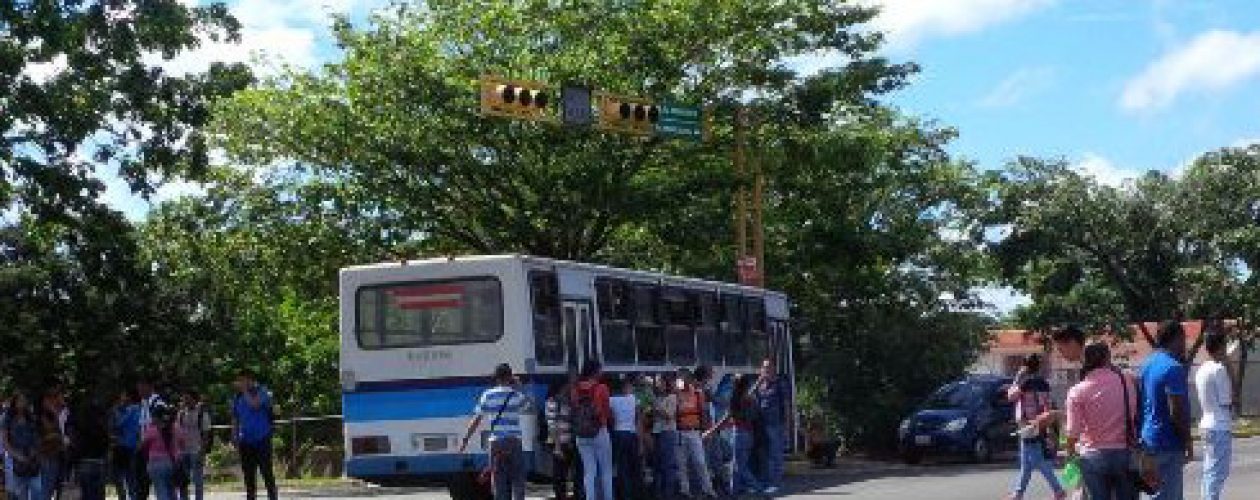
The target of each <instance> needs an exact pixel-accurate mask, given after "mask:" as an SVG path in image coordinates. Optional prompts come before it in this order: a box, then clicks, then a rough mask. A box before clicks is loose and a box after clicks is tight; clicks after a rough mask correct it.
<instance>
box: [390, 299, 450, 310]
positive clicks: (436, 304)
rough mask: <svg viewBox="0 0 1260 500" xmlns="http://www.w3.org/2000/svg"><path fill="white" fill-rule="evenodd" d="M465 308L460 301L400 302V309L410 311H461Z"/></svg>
mask: <svg viewBox="0 0 1260 500" xmlns="http://www.w3.org/2000/svg"><path fill="white" fill-rule="evenodd" d="M463 306H464V302H463V301H460V300H427V301H406V302H404V301H399V302H398V308H399V309H405V310H408V311H411V310H416V309H459V308H461V307H463Z"/></svg>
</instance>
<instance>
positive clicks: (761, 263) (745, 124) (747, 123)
mask: <svg viewBox="0 0 1260 500" xmlns="http://www.w3.org/2000/svg"><path fill="white" fill-rule="evenodd" d="M750 114H751V113H750V112H749V111H748V109H747V108H746V107H745V106H743V105H740V106H739V107H737V108H736V111H735V153H734V155H733V156H734V157H733V160H734V163H735V178H736V182H738V184H739V187H738V188H737V189H736V191H735V259H736V270H737V271H738V274H739V282H740V283H742V284H745V285H749V286H756V287H764V286H765V254H766V248H765V227H764V224H763V223H762V213H763V206H764V201H765V200H764V199H763V194H762V193H763V191H764V189H765V177H764V175H763V173H762V170H761V165H760V163H759V162H756V161H749V158H750V157H751V156H753V155H751V154H750V151H749V148H748V135H749V133H750V132H752V131H755V129H756V120H755V119H752V118H751V117H750V116H749V115H750ZM750 128H751V129H752V130H748V129H750ZM750 173H751V174H752V180H751V182H749V178H748V177H749V174H750ZM750 185H751V186H752V189H751V191H752V192H751V193H750V192H749V191H750V190H749V186H750Z"/></svg>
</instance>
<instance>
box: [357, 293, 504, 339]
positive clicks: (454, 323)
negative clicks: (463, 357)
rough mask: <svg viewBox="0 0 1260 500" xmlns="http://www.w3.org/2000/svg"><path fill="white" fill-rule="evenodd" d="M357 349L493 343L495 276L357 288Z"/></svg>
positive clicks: (499, 310)
mask: <svg viewBox="0 0 1260 500" xmlns="http://www.w3.org/2000/svg"><path fill="white" fill-rule="evenodd" d="M357 293H358V297H357V299H358V300H357V306H358V307H357V309H358V310H357V311H356V313H357V316H358V318H359V321H358V325H356V326H358V328H357V330H358V331H357V332H356V335H357V337H358V339H359V346H360V347H361V348H363V349H387V348H404V347H428V346H435V345H454V344H472V343H484V342H494V341H496V340H498V339H499V338H500V337H502V336H503V289H502V286H501V285H500V284H499V280H498V279H496V278H471V279H463V280H450V281H430V282H421V283H406V284H392V285H384V286H372V287H364V288H360V289H359V290H358V292H357Z"/></svg>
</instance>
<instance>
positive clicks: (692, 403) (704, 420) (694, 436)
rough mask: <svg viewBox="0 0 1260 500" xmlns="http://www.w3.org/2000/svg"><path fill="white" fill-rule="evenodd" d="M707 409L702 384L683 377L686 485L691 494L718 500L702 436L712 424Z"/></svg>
mask: <svg viewBox="0 0 1260 500" xmlns="http://www.w3.org/2000/svg"><path fill="white" fill-rule="evenodd" d="M708 407H709V405H708V400H707V399H706V398H705V394H704V390H703V389H702V387H701V385H700V384H699V382H698V381H697V380H696V379H695V378H694V377H692V375H691V374H690V373H684V379H683V385H682V389H681V390H680V391H678V440H679V442H680V443H681V447H682V457H681V461H680V462H679V464H680V466H681V468H682V472H683V474H685V475H688V474H690V475H689V477H688V481H687V484H688V486H689V491H688V493H690V494H692V495H695V494H697V493H701V494H704V495H707V496H709V497H717V492H715V491H714V490H713V481H712V479H711V477H710V476H709V466H708V463H707V462H706V460H705V454H706V452H705V447H704V441H705V439H704V436H703V434H704V432H705V429H706V428H708V426H709V423H710V422H712V420H711V419H710V418H709V408H708ZM692 479H694V480H695V481H692ZM697 490H698V491H697Z"/></svg>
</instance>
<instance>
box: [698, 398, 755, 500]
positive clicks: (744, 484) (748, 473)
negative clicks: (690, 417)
mask: <svg viewBox="0 0 1260 500" xmlns="http://www.w3.org/2000/svg"><path fill="white" fill-rule="evenodd" d="M752 386H753V379H752V378H751V377H750V376H748V375H738V376H736V377H735V392H734V394H733V395H732V397H731V406H730V411H729V412H727V414H726V416H725V417H724V418H722V420H721V421H719V422H718V423H717V424H716V425H714V426H713V428H711V429H709V430H708V431H706V432H705V433H704V438H705V439H710V438H712V437H713V435H714V434H716V433H717V432H718V431H719V430H720V429H723V428H725V427H728V426H729V427H730V428H731V430H732V435H731V447H732V448H734V449H735V470H734V472H733V473H732V474H731V490H730V491H731V494H732V495H735V496H739V495H745V494H757V493H761V492H762V491H764V490H763V489H762V486H761V484H760V481H758V480H757V475H756V473H755V471H754V470H753V468H752V463H751V459H752V451H753V439H754V437H753V426H754V425H755V424H756V420H757V412H758V406H757V400H756V397H755V396H753V395H752V394H751V391H752Z"/></svg>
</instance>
